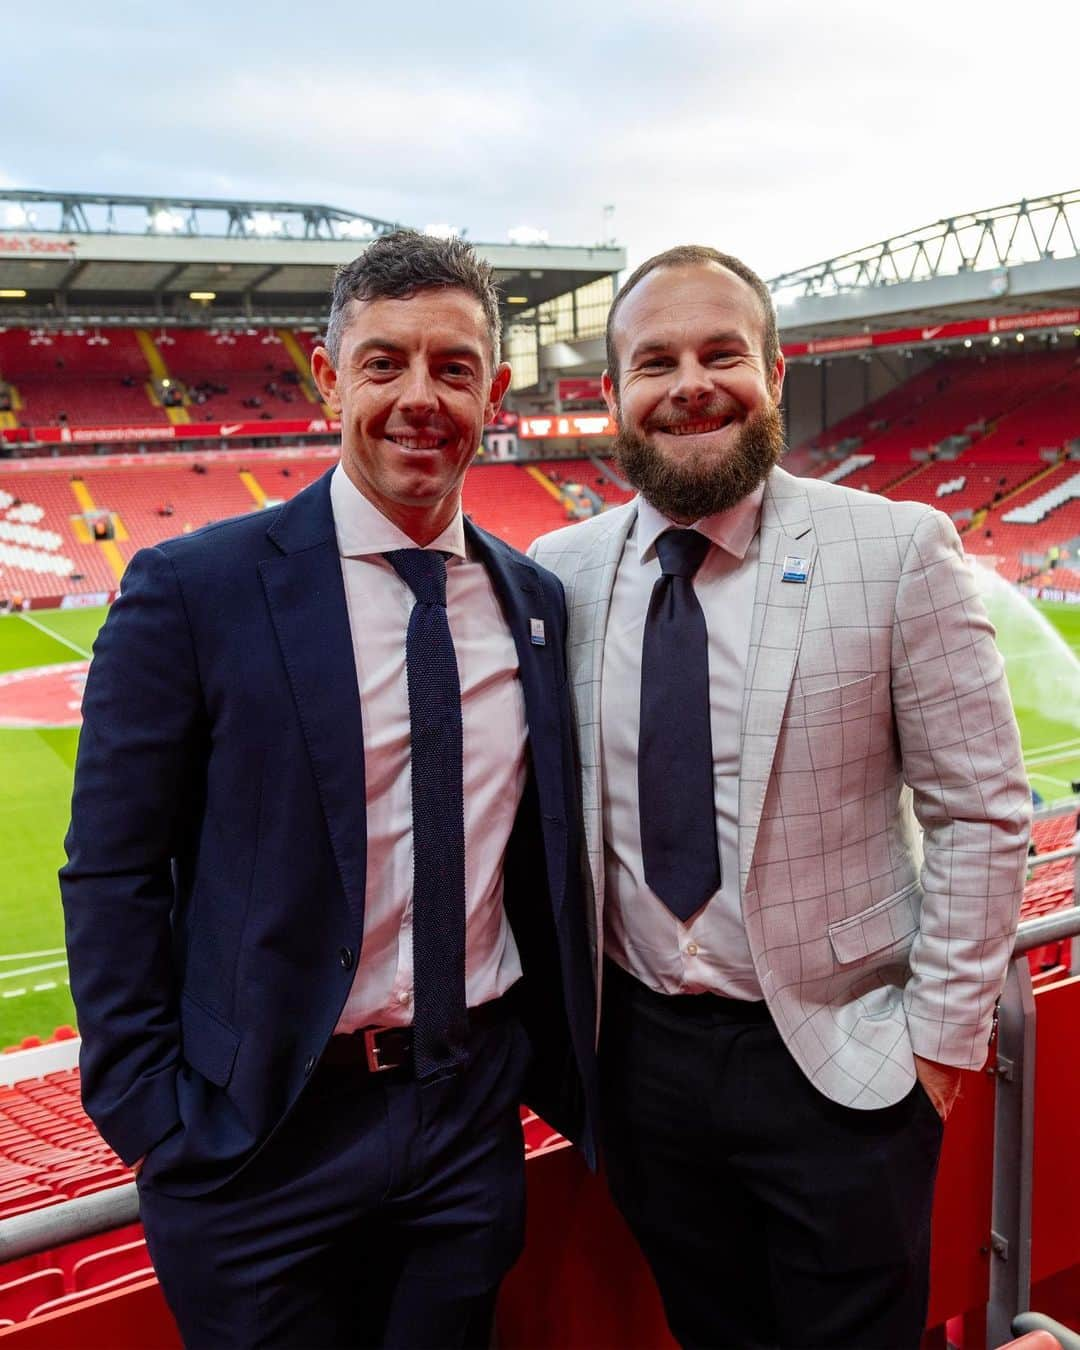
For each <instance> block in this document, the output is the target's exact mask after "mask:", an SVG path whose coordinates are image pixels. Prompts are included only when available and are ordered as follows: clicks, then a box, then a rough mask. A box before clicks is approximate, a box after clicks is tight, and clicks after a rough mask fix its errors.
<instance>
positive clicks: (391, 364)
mask: <svg viewBox="0 0 1080 1350" xmlns="http://www.w3.org/2000/svg"><path fill="white" fill-rule="evenodd" d="M364 369H365V370H369V371H371V372H372V373H373V374H376V375H385V374H389V373H390V372H391V371H394V370H396V369H397V363H396V362H395V361H394V359H393V357H391V356H372V357H369V358H368V360H367V361H365V363H364Z"/></svg>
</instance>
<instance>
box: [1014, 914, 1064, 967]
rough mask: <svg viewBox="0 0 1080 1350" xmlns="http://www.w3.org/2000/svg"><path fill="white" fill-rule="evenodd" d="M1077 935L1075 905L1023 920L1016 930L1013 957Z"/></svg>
mask: <svg viewBox="0 0 1080 1350" xmlns="http://www.w3.org/2000/svg"><path fill="white" fill-rule="evenodd" d="M1078 933H1080V909H1077V908H1076V906H1075V905H1070V906H1069V907H1068V908H1067V909H1056V910H1054V912H1053V913H1052V914H1040V915H1039V917H1038V918H1037V919H1027V920H1025V921H1024V923H1022V924H1021V925H1020V927H1019V928H1018V929H1017V933H1016V945H1015V946H1014V947H1013V956H1023V954H1024V953H1025V952H1029V951H1031V949H1032V948H1033V947H1041V946H1042V945H1043V943H1045V942H1060V941H1061V939H1062V938H1067V937H1076V935H1077V934H1078Z"/></svg>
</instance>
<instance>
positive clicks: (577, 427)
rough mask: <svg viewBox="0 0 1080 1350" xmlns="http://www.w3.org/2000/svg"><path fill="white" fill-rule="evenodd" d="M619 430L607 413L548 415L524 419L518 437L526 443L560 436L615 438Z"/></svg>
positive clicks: (519, 426) (520, 424) (519, 427)
mask: <svg viewBox="0 0 1080 1350" xmlns="http://www.w3.org/2000/svg"><path fill="white" fill-rule="evenodd" d="M617 430H618V428H617V427H616V426H615V423H614V421H613V420H612V418H610V417H608V416H607V415H606V414H605V413H546V414H544V415H542V416H539V417H523V418H522V419H521V420H520V422H519V423H518V435H519V436H520V437H521V439H522V440H525V441H537V440H543V439H544V438H545V437H549V436H552V437H558V436H614V435H615V432H616V431H617Z"/></svg>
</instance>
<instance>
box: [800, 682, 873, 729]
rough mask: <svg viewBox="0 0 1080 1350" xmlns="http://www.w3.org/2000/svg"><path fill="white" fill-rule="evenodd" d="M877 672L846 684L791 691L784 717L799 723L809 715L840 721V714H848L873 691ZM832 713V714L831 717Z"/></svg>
mask: <svg viewBox="0 0 1080 1350" xmlns="http://www.w3.org/2000/svg"><path fill="white" fill-rule="evenodd" d="M876 679H877V676H876V675H864V676H862V677H861V678H860V679H857V680H849V681H848V683H847V684H834V685H829V686H828V687H827V688H825V689H810V690H809V691H806V690H805V689H804V690H802V691H801V692H796V691H795V690H793V691H792V694H791V697H790V699H789V700H788V705H787V710H786V720H787V721H788V722H798V721H802V720H803V719H807V718H812V719H815V720H817V719H820V720H822V721H837V720H840V715H841V714H844V713H846V714H847V715H849V716H850V715H851V714H852V713H853V712H854V706H853V705H855V704H857V703H861V702H864V701H865V700H866V699H868V698H869V697H870V695H871V694H872V693H873V691H874V682H875V680H876ZM830 714H832V716H830Z"/></svg>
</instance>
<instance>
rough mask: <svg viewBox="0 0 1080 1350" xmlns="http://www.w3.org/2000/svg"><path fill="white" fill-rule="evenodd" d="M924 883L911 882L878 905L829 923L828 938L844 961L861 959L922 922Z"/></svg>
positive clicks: (909, 931)
mask: <svg viewBox="0 0 1080 1350" xmlns="http://www.w3.org/2000/svg"><path fill="white" fill-rule="evenodd" d="M920 907H921V887H920V883H919V882H918V881H912V882H909V884H908V885H907V886H905V887H904V888H903V890H901V891H897V892H896V893H895V894H894V895H889V896H886V897H885V899H884V900H879V901H878V902H877V904H876V905H871V906H870V908H869V909H864V910H862V912H861V913H859V914H853V915H852V916H851V917H850V918H849V919H841V920H840V921H839V923H831V924H830V925H829V941H830V942H831V943H832V949H833V951H834V952H835V953H836V959H837V960H838V961H840V962H841V963H847V962H849V961H860V960H862V958H863V957H864V956H870V955H871V953H873V952H878V951H881V950H882V949H883V948H885V947H891V946H893V944H894V943H897V942H902V941H903V940H904V938H906V937H909V936H910V935H911V934H912V933H914V931H915V929H916V928H918V926H919V910H920Z"/></svg>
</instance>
